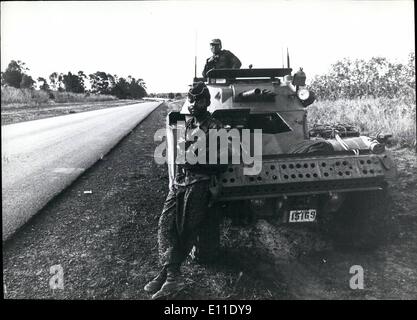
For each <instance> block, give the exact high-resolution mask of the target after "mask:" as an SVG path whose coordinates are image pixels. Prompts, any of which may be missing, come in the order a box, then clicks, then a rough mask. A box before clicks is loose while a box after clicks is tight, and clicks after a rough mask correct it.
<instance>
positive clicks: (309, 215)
mask: <svg viewBox="0 0 417 320" xmlns="http://www.w3.org/2000/svg"><path fill="white" fill-rule="evenodd" d="M316 215H317V213H316V209H305V210H290V218H289V222H313V221H314V220H316Z"/></svg>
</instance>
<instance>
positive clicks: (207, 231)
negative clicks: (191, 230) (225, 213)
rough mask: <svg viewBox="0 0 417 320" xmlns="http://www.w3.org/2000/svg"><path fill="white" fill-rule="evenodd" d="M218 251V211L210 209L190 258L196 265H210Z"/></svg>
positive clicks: (214, 208) (215, 208)
mask: <svg viewBox="0 0 417 320" xmlns="http://www.w3.org/2000/svg"><path fill="white" fill-rule="evenodd" d="M219 249H220V216H219V209H218V208H217V207H212V208H211V209H210V212H209V215H208V217H207V219H206V220H205V221H204V223H203V224H202V227H201V229H200V231H199V234H198V236H197V239H196V242H195V245H194V248H193V252H192V254H191V257H192V258H193V260H195V261H197V262H198V263H212V262H214V261H215V260H216V258H217V256H218V253H219Z"/></svg>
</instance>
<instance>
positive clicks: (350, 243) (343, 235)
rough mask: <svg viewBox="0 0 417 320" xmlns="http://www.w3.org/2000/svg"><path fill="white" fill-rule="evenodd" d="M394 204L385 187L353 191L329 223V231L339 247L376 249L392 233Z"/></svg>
mask: <svg viewBox="0 0 417 320" xmlns="http://www.w3.org/2000/svg"><path fill="white" fill-rule="evenodd" d="M391 204H392V201H391V197H390V196H389V193H388V191H387V189H386V188H384V189H383V190H375V191H357V192H351V193H349V194H348V195H347V196H346V199H345V202H344V204H343V206H342V207H341V208H340V209H339V211H337V212H336V213H334V216H333V217H332V219H331V220H330V221H329V222H328V223H326V231H327V232H328V234H329V235H330V236H331V237H332V239H333V240H334V241H335V244H336V245H337V246H338V247H341V248H351V249H374V248H376V247H377V246H379V245H380V244H382V243H383V241H384V240H387V238H388V236H389V235H390V232H389V231H390V228H389V227H390V225H389V220H390V208H391Z"/></svg>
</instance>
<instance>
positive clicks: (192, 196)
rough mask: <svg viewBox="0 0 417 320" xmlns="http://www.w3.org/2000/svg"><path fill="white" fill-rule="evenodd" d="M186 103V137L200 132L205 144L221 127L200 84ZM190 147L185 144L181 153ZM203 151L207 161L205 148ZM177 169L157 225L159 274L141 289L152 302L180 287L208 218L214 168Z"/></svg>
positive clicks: (176, 290) (186, 167)
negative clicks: (188, 116)
mask: <svg viewBox="0 0 417 320" xmlns="http://www.w3.org/2000/svg"><path fill="white" fill-rule="evenodd" d="M188 99H189V101H190V103H191V104H190V106H189V107H188V109H189V111H190V114H191V116H192V118H191V119H190V120H188V121H187V122H186V126H185V127H186V128H185V134H186V137H187V135H190V134H191V135H193V132H194V133H195V132H196V130H201V131H202V132H203V133H205V135H206V141H209V139H208V134H209V129H217V130H219V129H221V128H222V124H221V123H220V122H219V121H217V120H215V119H214V118H213V117H212V116H211V114H210V112H208V111H207V107H208V106H209V105H210V93H209V90H208V88H207V87H206V85H205V84H204V82H198V83H195V84H194V85H193V87H192V88H191V89H190V91H189V92H188ZM193 143H194V142H192V141H186V143H185V150H188V149H189V148H190V146H191V145H192V144H193ZM207 145H208V144H207ZM205 150H206V159H208V146H207V147H206V149H205ZM220 167H221V166H220ZM177 169H178V170H177V172H176V177H175V181H174V184H173V187H172V189H171V190H170V191H169V193H168V196H167V198H166V200H165V203H164V207H163V210H162V213H161V216H160V218H159V224H158V247H159V250H158V251H159V260H160V263H161V265H162V270H161V271H160V272H159V274H158V275H157V276H156V277H155V278H154V279H153V280H151V281H150V282H149V283H148V284H147V285H146V286H145V288H144V290H145V291H146V292H148V293H152V294H153V296H152V299H159V298H162V297H166V296H169V295H171V294H173V293H176V292H178V291H179V290H181V289H182V288H183V287H184V285H185V283H184V280H183V278H182V276H181V272H180V266H181V263H182V262H183V261H184V260H185V259H186V257H187V256H188V254H189V252H190V251H191V249H192V246H193V241H194V240H195V238H196V236H197V232H198V229H199V227H201V224H202V222H203V221H204V219H206V218H208V217H207V213H208V207H209V201H210V197H211V194H210V189H209V187H210V181H211V179H212V178H213V177H214V176H215V175H216V174H217V173H218V172H216V171H215V170H218V166H211V165H205V164H194V165H191V164H187V163H186V164H184V165H178V168H177Z"/></svg>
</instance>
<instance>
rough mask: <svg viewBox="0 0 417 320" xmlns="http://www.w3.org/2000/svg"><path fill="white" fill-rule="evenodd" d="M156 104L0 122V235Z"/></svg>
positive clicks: (100, 154) (25, 217)
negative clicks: (0, 137)
mask: <svg viewBox="0 0 417 320" xmlns="http://www.w3.org/2000/svg"><path fill="white" fill-rule="evenodd" d="M159 105H160V102H148V103H140V104H134V105H129V106H125V107H116V108H108V109H102V110H97V111H89V112H83V113H78V114H72V115H66V116H60V117H53V118H47V119H42V120H35V121H28V122H22V123H17V124H11V125H6V126H2V127H1V131H2V152H1V154H2V198H3V200H2V208H3V214H2V220H3V241H4V240H6V239H7V238H8V237H9V236H10V235H11V234H12V233H13V232H14V231H15V230H17V229H18V228H19V227H20V226H22V225H23V224H24V223H25V222H26V221H27V220H28V219H29V218H30V217H32V216H33V215H34V214H35V213H36V212H38V211H39V210H40V209H41V208H42V207H43V206H44V205H45V204H46V203H47V202H48V201H49V200H50V199H51V198H53V197H54V196H55V195H56V194H58V193H59V192H61V191H62V190H63V189H64V188H65V187H67V186H68V185H69V184H70V183H71V182H72V181H74V180H75V179H76V178H77V177H78V176H79V175H80V174H81V173H83V172H84V171H85V170H86V169H88V168H89V167H90V166H91V165H93V164H94V163H95V162H96V161H97V160H98V159H100V158H101V157H103V155H105V154H106V153H107V152H108V151H109V150H110V149H111V148H112V147H113V146H114V145H116V144H117V143H118V142H119V141H120V140H121V139H122V138H123V137H124V136H125V135H126V134H127V133H129V132H130V131H131V130H132V129H133V128H134V127H135V126H136V125H137V124H138V123H140V122H141V121H142V120H143V119H144V118H146V116H148V115H149V113H151V112H152V111H153V110H154V109H155V108H156V107H157V106H159ZM87 191H88V190H87Z"/></svg>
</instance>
